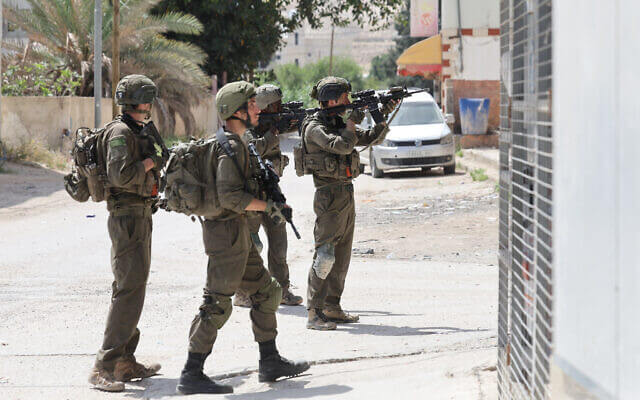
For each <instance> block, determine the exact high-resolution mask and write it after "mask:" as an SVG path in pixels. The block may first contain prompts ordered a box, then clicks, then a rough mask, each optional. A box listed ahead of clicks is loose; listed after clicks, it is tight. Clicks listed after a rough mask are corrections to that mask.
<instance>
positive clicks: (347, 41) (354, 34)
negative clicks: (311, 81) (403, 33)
mask: <svg viewBox="0 0 640 400" xmlns="http://www.w3.org/2000/svg"><path fill="white" fill-rule="evenodd" d="M333 36H334V40H333V55H334V56H347V57H350V58H352V59H353V60H354V61H355V62H357V63H358V65H360V67H361V68H362V70H363V72H364V73H368V72H369V69H370V68H371V60H372V59H373V58H374V57H375V56H377V55H380V54H383V53H386V52H387V50H389V49H390V48H392V47H394V46H395V42H394V41H393V39H394V38H395V37H396V31H395V29H394V28H393V26H390V27H388V28H386V29H383V30H380V31H374V30H370V29H366V28H360V27H359V26H357V24H355V23H354V24H351V25H349V26H347V27H335V29H334V33H333ZM284 41H285V44H284V45H283V46H282V48H281V49H280V50H278V51H277V52H276V54H275V56H274V58H273V60H272V61H271V63H270V64H269V68H273V67H274V66H276V65H281V64H289V63H292V64H297V65H300V66H304V65H306V64H310V63H314V62H317V61H318V60H320V59H321V58H324V57H329V54H330V52H331V24H330V23H325V24H324V25H323V26H322V27H321V28H320V29H312V28H311V27H310V26H309V24H307V23H305V24H303V26H302V27H300V28H298V29H297V30H296V31H295V32H293V33H290V34H288V35H287V36H286V37H285V39H284Z"/></svg>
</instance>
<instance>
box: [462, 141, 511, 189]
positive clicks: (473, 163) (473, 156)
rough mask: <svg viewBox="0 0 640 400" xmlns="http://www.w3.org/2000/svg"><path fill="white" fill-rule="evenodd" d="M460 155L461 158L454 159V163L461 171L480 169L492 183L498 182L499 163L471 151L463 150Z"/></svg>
mask: <svg viewBox="0 0 640 400" xmlns="http://www.w3.org/2000/svg"><path fill="white" fill-rule="evenodd" d="M462 154H463V157H456V162H457V163H458V164H459V165H460V167H461V168H462V169H464V170H465V171H467V172H469V171H473V170H474V169H478V168H481V169H484V170H485V173H486V174H487V176H488V177H489V179H491V180H492V181H493V182H496V183H497V182H499V181H500V164H499V161H497V160H496V159H494V158H491V157H489V156H487V155H486V154H482V153H481V152H479V151H477V150H476V151H474V150H473V149H463V150H462Z"/></svg>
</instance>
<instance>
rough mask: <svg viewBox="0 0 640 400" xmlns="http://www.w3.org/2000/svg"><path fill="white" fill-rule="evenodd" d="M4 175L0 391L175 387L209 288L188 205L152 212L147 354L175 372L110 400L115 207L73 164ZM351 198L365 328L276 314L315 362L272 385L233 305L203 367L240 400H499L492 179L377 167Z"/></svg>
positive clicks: (296, 201) (348, 297)
mask: <svg viewBox="0 0 640 400" xmlns="http://www.w3.org/2000/svg"><path fill="white" fill-rule="evenodd" d="M293 142H294V140H289V141H287V142H285V143H283V148H284V149H285V150H287V149H290V144H291V143H293ZM7 169H8V170H9V173H3V174H0V255H1V256H2V257H1V258H0V321H2V322H0V398H3V399H4V398H7V399H31V398H34V399H35V398H52V399H57V398H73V399H75V398H83V399H86V398H100V399H102V398H109V399H115V398H131V397H134V398H165V397H166V398H168V397H171V396H173V391H174V388H175V383H176V379H177V376H178V375H179V371H180V368H181V366H182V364H183V363H184V357H185V355H186V331H187V329H188V324H189V321H190V320H191V318H192V316H193V314H194V312H195V311H196V310H197V307H198V305H199V303H200V301H201V300H200V294H201V286H202V283H203V282H204V273H205V265H206V258H205V256H204V254H203V252H202V243H201V231H200V228H199V224H197V223H193V222H191V221H190V220H189V219H188V218H186V217H184V216H182V215H178V214H167V213H163V212H160V213H159V214H156V216H155V217H154V237H153V257H152V271H151V277H150V282H149V286H148V291H147V293H148V295H147V301H146V305H145V310H144V312H143V317H142V320H141V323H140V325H139V326H140V327H141V330H142V332H143V336H142V339H141V344H140V347H139V351H138V354H139V355H140V358H141V359H143V360H145V359H149V360H151V359H152V360H154V361H159V362H161V363H162V364H163V370H162V372H163V375H161V376H159V377H155V378H151V379H149V380H144V381H142V382H140V383H136V384H134V385H133V386H129V385H128V389H127V391H126V392H125V393H124V394H122V395H105V394H103V393H100V392H96V391H94V390H90V389H89V386H88V384H86V376H87V373H88V370H89V368H90V366H91V364H92V359H93V358H94V357H95V351H96V349H97V347H98V346H99V344H100V338H101V334H102V329H103V323H104V317H105V315H106V310H107V307H108V301H109V291H110V290H109V288H110V281H111V279H112V277H111V271H110V268H109V255H108V254H109V240H108V235H107V232H106V217H107V213H106V210H105V207H104V204H94V203H91V202H88V203H82V204H79V203H75V202H74V201H73V200H71V199H70V198H69V197H68V195H67V194H66V193H65V192H64V189H63V187H62V174H61V173H58V172H54V171H48V170H44V169H39V168H33V167H27V166H23V165H17V164H9V165H8V166H7ZM282 187H283V190H284V192H285V194H286V195H287V196H288V203H289V204H290V205H291V206H292V207H293V208H294V221H295V223H296V224H297V226H298V229H299V230H300V232H301V234H302V236H303V238H302V240H300V241H297V240H295V238H294V237H293V235H292V234H290V240H289V265H290V270H291V276H292V282H293V285H294V286H295V287H296V289H295V291H296V292H297V293H299V294H301V295H303V296H304V294H305V290H306V274H307V272H308V268H309V265H310V262H311V256H312V252H313V222H314V214H313V212H312V208H311V199H312V198H313V185H312V182H311V179H310V177H304V178H298V177H296V176H295V173H294V171H293V168H292V166H290V167H288V168H287V170H286V173H285V176H284V177H283V180H282ZM355 197H356V210H357V217H356V232H355V239H354V251H353V259H352V266H351V270H350V272H349V277H348V278H347V288H346V290H345V295H344V299H343V303H344V304H345V308H347V309H349V310H352V311H355V312H359V313H360V314H361V316H362V318H361V323H360V324H355V325H352V326H342V327H340V329H338V330H337V331H334V332H330V333H316V332H312V331H308V330H306V329H305V328H304V321H305V319H306V318H305V317H306V312H305V310H304V308H303V307H293V308H292V307H280V310H279V312H278V322H279V331H280V333H281V334H280V336H279V339H278V343H279V347H280V348H282V349H284V350H283V354H284V355H285V356H287V357H292V358H306V359H310V360H312V361H314V363H316V364H317V365H315V366H314V367H313V368H312V369H311V370H310V373H309V374H306V375H305V376H303V377H299V378H294V379H291V380H285V381H282V382H279V383H276V384H272V385H264V384H258V382H257V377H256V376H255V368H256V366H257V365H256V364H257V363H256V349H255V347H256V346H255V344H254V343H253V342H252V339H251V334H250V328H249V324H248V321H247V315H246V312H245V310H236V311H234V313H233V314H232V316H231V319H230V320H229V322H228V323H227V326H225V328H224V329H223V330H222V331H221V333H220V337H219V343H217V344H216V349H215V350H214V355H212V359H213V361H210V362H208V364H207V371H206V372H207V373H209V374H210V375H214V376H217V377H218V378H219V379H221V380H223V381H224V382H226V383H229V384H232V385H234V388H235V390H236V394H234V395H231V396H227V397H226V398H247V399H249V398H252V399H253V398H257V399H276V398H309V397H318V398H331V399H335V398H341V399H342V398H372V399H373V398H389V397H390V396H395V397H397V398H435V399H440V398H442V399H445V398H446V399H450V398H456V399H491V398H496V397H497V386H496V376H495V357H496V354H495V341H496V321H497V313H496V309H497V266H496V264H497V256H496V252H497V235H498V222H497V217H498V208H497V204H498V193H497V192H496V185H495V183H494V182H492V181H490V180H488V181H485V182H473V180H472V179H471V177H470V176H469V175H468V174H465V173H462V172H459V173H457V174H455V175H451V176H443V175H442V170H441V169H434V170H432V171H429V172H427V173H422V172H419V171H408V172H402V173H398V174H392V175H390V176H387V177H385V178H383V179H373V178H372V177H371V176H370V175H368V174H365V175H363V176H360V177H359V178H358V179H357V181H356V182H355ZM263 241H264V242H266V240H265V238H264V237H263ZM195 398H201V396H196V397H195Z"/></svg>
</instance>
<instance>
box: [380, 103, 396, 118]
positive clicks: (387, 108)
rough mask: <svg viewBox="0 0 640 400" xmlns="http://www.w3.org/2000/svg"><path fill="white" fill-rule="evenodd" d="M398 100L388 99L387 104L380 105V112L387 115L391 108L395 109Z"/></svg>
mask: <svg viewBox="0 0 640 400" xmlns="http://www.w3.org/2000/svg"><path fill="white" fill-rule="evenodd" d="M399 102H400V100H390V101H389V102H388V103H387V104H385V105H384V106H383V107H382V114H383V115H385V116H387V115H389V114H391V112H392V111H393V110H395V108H396V106H397V105H398V103H399Z"/></svg>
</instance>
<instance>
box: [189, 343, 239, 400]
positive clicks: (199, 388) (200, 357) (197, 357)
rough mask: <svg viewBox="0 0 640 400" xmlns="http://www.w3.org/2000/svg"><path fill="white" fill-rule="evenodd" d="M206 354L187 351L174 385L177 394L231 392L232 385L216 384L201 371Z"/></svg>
mask: <svg viewBox="0 0 640 400" xmlns="http://www.w3.org/2000/svg"><path fill="white" fill-rule="evenodd" d="M207 356H208V354H202V353H189V358H187V363H186V364H185V365H184V368H183V369H182V373H181V374H180V380H179V381H178V386H177V387H176V391H177V392H178V394H196V393H211V394H220V393H233V387H232V386H228V385H218V384H217V383H215V382H214V381H213V380H211V378H209V377H208V376H206V375H205V374H204V372H202V369H203V367H204V361H205V360H206V359H207Z"/></svg>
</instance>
